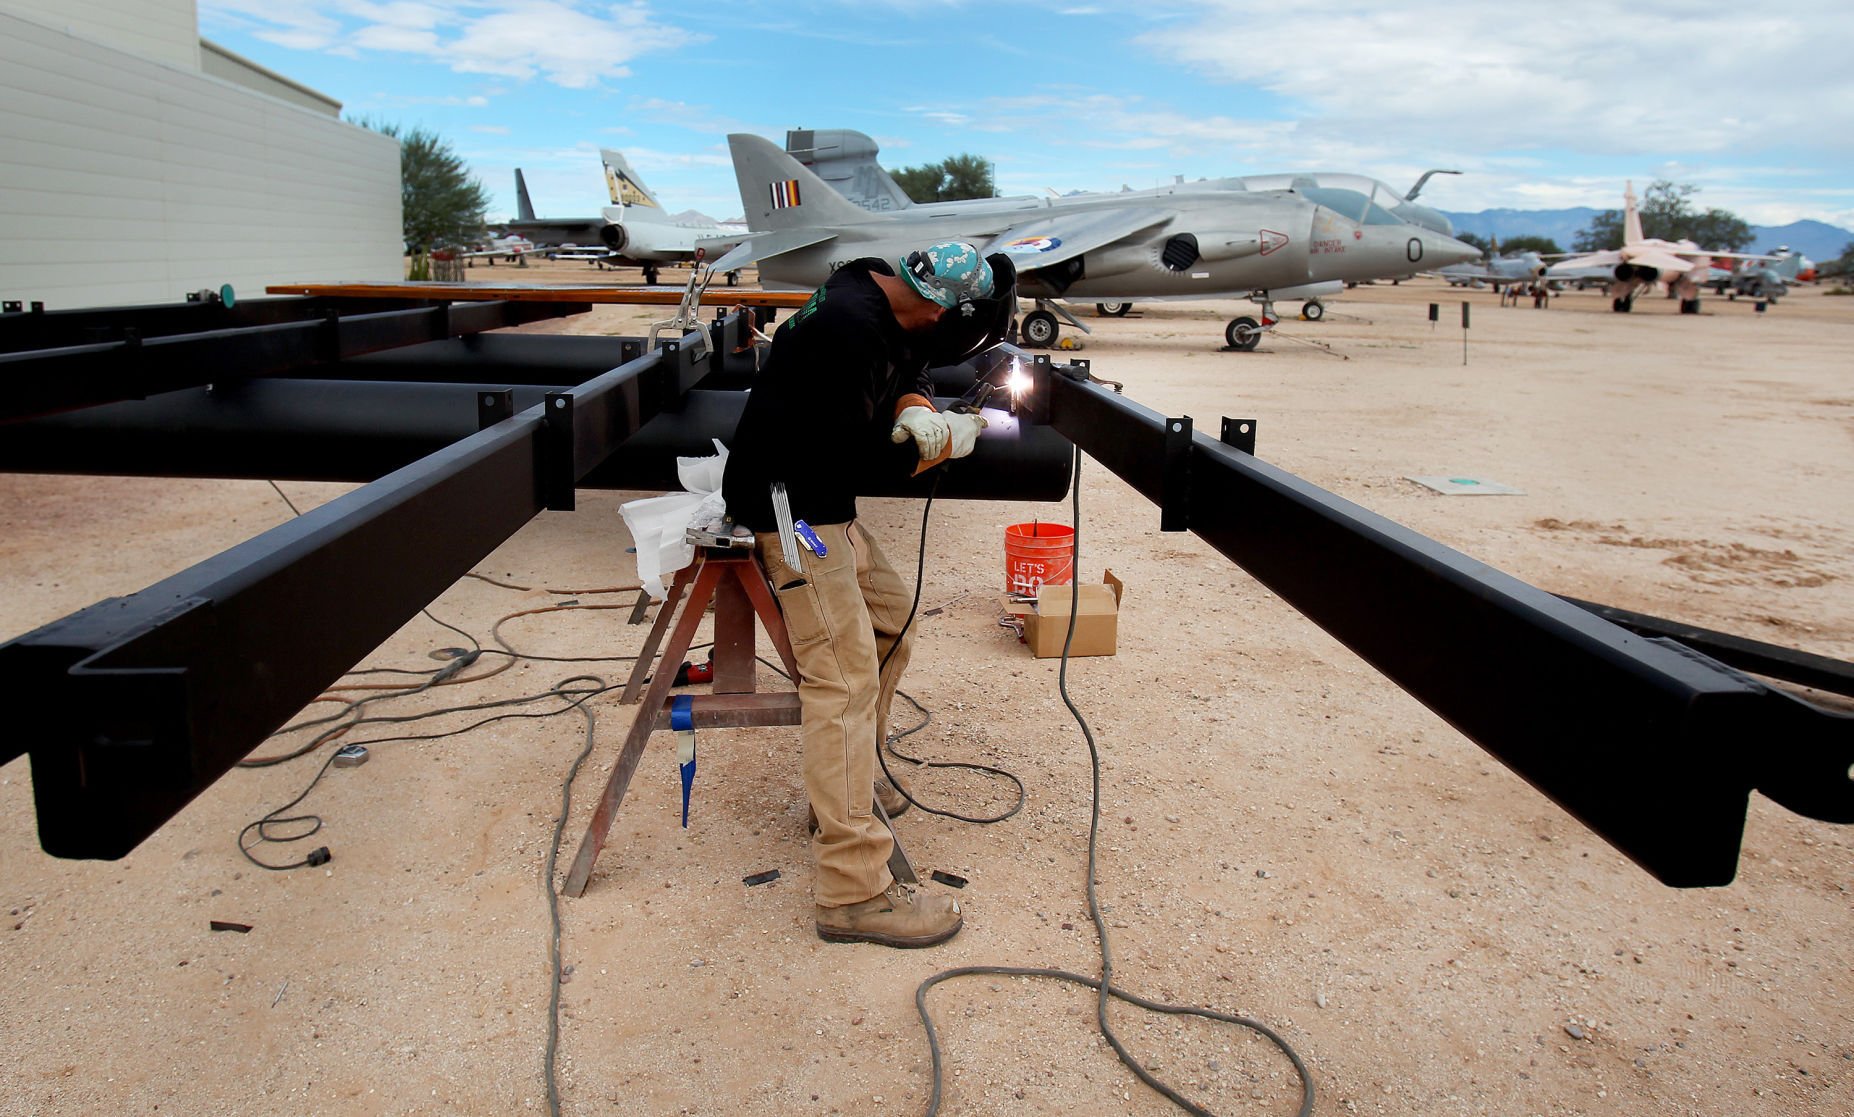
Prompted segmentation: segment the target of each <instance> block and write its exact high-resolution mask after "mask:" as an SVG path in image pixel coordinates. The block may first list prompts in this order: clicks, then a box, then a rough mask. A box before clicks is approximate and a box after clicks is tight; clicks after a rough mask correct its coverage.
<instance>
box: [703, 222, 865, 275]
mask: <svg viewBox="0 0 1854 1117" xmlns="http://www.w3.org/2000/svg"><path fill="white" fill-rule="evenodd" d="M836 238H837V234H836V233H834V232H831V231H830V230H828V229H776V230H773V231H771V232H765V233H750V234H748V235H747V238H746V239H745V240H742V241H740V243H739V244H737V245H735V246H734V247H733V248H732V249H730V250H729V251H728V252H727V254H726V255H724V256H722V257H721V258H720V259H718V260H716V261H715V262H714V263H712V264H710V265H709V267H711V268H713V269H714V270H716V271H719V272H729V271H737V270H739V269H741V268H744V267H746V266H747V265H748V264H752V263H756V262H757V261H760V260H766V259H770V258H772V257H774V256H783V255H785V254H786V253H787V252H797V251H798V250H799V249H801V248H810V247H811V246H812V245H814V244H823V243H824V242H825V241H827V240H835V239H836ZM734 239H735V238H733V237H703V238H702V239H701V240H698V241H696V242H695V243H696V247H698V248H701V247H705V246H706V245H707V244H708V243H710V242H713V241H723V242H726V241H732V240H734Z"/></svg>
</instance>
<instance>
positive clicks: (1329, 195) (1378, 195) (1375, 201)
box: [1224, 173, 1455, 237]
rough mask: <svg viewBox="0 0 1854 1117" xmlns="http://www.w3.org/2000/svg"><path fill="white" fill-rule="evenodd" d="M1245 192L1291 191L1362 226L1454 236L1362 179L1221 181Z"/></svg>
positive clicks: (1443, 221)
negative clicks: (1415, 229)
mask: <svg viewBox="0 0 1854 1117" xmlns="http://www.w3.org/2000/svg"><path fill="white" fill-rule="evenodd" d="M1224 181H1225V182H1227V183H1228V184H1229V185H1230V186H1236V187H1237V188H1238V189H1244V190H1292V191H1294V192H1295V193H1297V194H1299V195H1301V196H1302V197H1304V198H1306V199H1307V200H1308V201H1310V202H1312V203H1314V204H1315V205H1320V206H1325V207H1326V208H1327V209H1330V210H1332V211H1333V212H1334V213H1337V214H1339V215H1341V216H1343V217H1345V218H1347V219H1349V220H1352V221H1357V222H1359V223H1360V224H1362V225H1398V224H1410V225H1416V226H1420V227H1421V228H1424V229H1428V230H1430V231H1432V232H1437V233H1441V234H1442V235H1443V236H1445V237H1452V236H1454V235H1455V226H1454V224H1453V223H1452V222H1450V221H1449V219H1448V218H1446V217H1444V216H1442V215H1441V214H1440V213H1438V212H1437V211H1435V210H1433V209H1430V208H1429V207H1428V206H1425V205H1418V204H1417V203H1415V202H1412V201H1408V200H1407V199H1405V198H1404V196H1403V191H1401V190H1397V189H1394V188H1392V187H1391V185H1390V184H1389V183H1385V182H1380V181H1378V180H1377V179H1375V178H1367V177H1366V176H1364V175H1354V174H1340V173H1322V174H1287V175H1244V176H1242V177H1240V178H1233V179H1226V180H1224Z"/></svg>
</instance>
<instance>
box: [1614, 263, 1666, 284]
mask: <svg viewBox="0 0 1854 1117" xmlns="http://www.w3.org/2000/svg"><path fill="white" fill-rule="evenodd" d="M1660 277H1661V272H1660V269H1658V268H1651V267H1649V266H1648V265H1646V264H1617V265H1616V278H1617V279H1620V280H1622V281H1624V282H1627V281H1629V280H1631V279H1633V280H1637V281H1639V282H1641V283H1653V282H1654V281H1655V280H1657V279H1659V278H1660Z"/></svg>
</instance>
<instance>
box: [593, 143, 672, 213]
mask: <svg viewBox="0 0 1854 1117" xmlns="http://www.w3.org/2000/svg"><path fill="white" fill-rule="evenodd" d="M599 158H600V159H601V160H602V161H603V162H604V163H605V188H606V189H607V190H609V191H611V195H612V204H613V205H615V206H649V207H650V208H651V209H655V210H661V209H662V208H663V205H662V203H660V202H658V201H657V196H656V195H655V194H652V193H651V192H650V187H648V186H645V185H644V180H643V179H641V178H638V177H637V172H636V171H634V170H632V169H631V164H630V163H628V162H626V161H625V157H624V156H623V155H622V154H620V153H619V152H616V151H613V150H612V149H611V148H609V147H602V148H600V149H599Z"/></svg>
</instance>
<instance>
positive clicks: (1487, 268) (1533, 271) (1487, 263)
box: [1435, 252, 1545, 291]
mask: <svg viewBox="0 0 1854 1117" xmlns="http://www.w3.org/2000/svg"><path fill="white" fill-rule="evenodd" d="M1435 274H1436V275H1439V276H1441V277H1442V278H1443V279H1446V280H1448V285H1449V286H1450V287H1479V286H1481V285H1483V284H1485V285H1487V286H1489V287H1492V288H1493V289H1494V290H1496V291H1498V290H1499V289H1500V288H1502V287H1504V286H1506V285H1507V284H1509V283H1534V282H1537V280H1538V278H1539V276H1541V275H1544V274H1545V261H1544V260H1543V259H1541V258H1540V256H1539V254H1538V253H1536V252H1520V253H1516V254H1515V255H1512V256H1496V257H1494V258H1493V259H1491V260H1480V261H1475V262H1473V263H1467V264H1450V265H1449V266H1448V267H1446V268H1438V269H1437V270H1436V272H1435Z"/></svg>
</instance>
